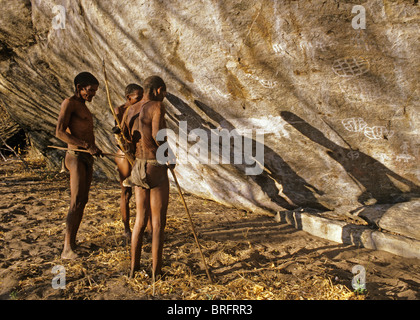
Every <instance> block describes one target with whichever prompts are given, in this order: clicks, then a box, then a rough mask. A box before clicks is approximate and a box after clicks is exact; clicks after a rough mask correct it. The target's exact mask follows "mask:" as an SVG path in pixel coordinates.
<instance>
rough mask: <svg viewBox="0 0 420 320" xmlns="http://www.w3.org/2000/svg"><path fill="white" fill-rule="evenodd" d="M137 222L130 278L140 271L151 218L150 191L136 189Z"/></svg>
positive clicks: (133, 238)
mask: <svg viewBox="0 0 420 320" xmlns="http://www.w3.org/2000/svg"><path fill="white" fill-rule="evenodd" d="M135 196H136V222H135V224H134V227H133V233H132V235H131V271H130V277H134V273H135V272H136V271H138V270H139V269H140V257H141V250H142V246H143V235H144V230H145V228H146V225H147V221H148V220H149V217H150V190H146V189H143V188H140V187H135Z"/></svg>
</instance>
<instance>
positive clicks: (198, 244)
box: [169, 168, 213, 284]
mask: <svg viewBox="0 0 420 320" xmlns="http://www.w3.org/2000/svg"><path fill="white" fill-rule="evenodd" d="M169 170H170V171H171V173H172V176H173V177H174V181H175V184H176V186H177V189H178V193H179V195H180V197H181V201H182V203H183V204H184V208H185V211H186V212H187V216H188V220H189V221H190V224H191V229H192V233H193V235H194V239H195V243H196V244H197V247H198V250H199V251H200V255H201V259H202V260H203V263H204V268H205V269H206V273H207V277H208V278H209V280H210V283H211V284H212V283H213V280H212V278H211V276H210V272H209V269H208V268H207V263H206V259H205V258H204V255H203V251H202V250H201V246H200V243H199V242H198V238H197V234H196V233H195V229H194V224H193V221H192V219H191V215H190V211H189V210H188V207H187V203H186V202H185V199H184V196H183V195H182V191H181V187H180V186H179V183H178V179H177V178H176V175H175V171H174V169H172V168H169Z"/></svg>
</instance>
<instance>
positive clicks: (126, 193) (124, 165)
mask: <svg viewBox="0 0 420 320" xmlns="http://www.w3.org/2000/svg"><path fill="white" fill-rule="evenodd" d="M118 154H124V153H123V152H122V151H120V150H119V151H118ZM115 162H116V163H117V166H118V174H119V176H120V185H121V199H120V212H121V220H122V222H123V224H124V234H125V236H126V238H127V240H130V238H131V230H130V199H131V196H132V188H127V187H124V186H123V184H122V182H123V181H124V180H125V179H126V178H128V177H129V176H130V173H131V165H130V163H129V162H128V160H127V159H125V158H119V157H116V158H115Z"/></svg>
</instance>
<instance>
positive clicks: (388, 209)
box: [359, 199, 420, 240]
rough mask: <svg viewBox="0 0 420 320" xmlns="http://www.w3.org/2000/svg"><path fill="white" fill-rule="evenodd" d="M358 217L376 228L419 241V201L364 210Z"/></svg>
mask: <svg viewBox="0 0 420 320" xmlns="http://www.w3.org/2000/svg"><path fill="white" fill-rule="evenodd" d="M359 216H361V217H364V218H366V219H367V220H369V221H371V222H373V223H375V224H376V225H377V226H378V227H380V228H382V229H384V230H387V231H391V232H394V233H397V234H402V235H404V236H407V237H410V238H413V239H416V240H420V200H419V199H417V200H412V201H409V202H404V203H397V204H394V205H377V206H372V207H367V208H365V209H364V210H363V211H362V212H361V213H360V214H359Z"/></svg>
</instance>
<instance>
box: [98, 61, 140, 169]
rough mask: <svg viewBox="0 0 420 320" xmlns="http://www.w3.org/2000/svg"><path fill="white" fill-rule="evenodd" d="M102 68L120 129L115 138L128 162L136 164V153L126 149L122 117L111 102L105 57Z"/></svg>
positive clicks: (108, 94) (112, 108) (126, 142)
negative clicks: (119, 117) (120, 117)
mask: <svg viewBox="0 0 420 320" xmlns="http://www.w3.org/2000/svg"><path fill="white" fill-rule="evenodd" d="M102 69H103V72H104V78H105V89H106V96H107V99H108V105H109V107H110V109H111V113H112V115H113V117H114V119H115V123H116V124H117V127H118V128H119V129H120V133H116V134H115V138H116V140H117V144H118V146H119V147H120V149H121V150H122V152H124V155H125V158H126V159H127V160H128V162H129V163H130V164H131V165H133V164H134V160H135V157H134V155H132V154H131V152H130V151H129V150H127V149H126V147H125V146H126V145H127V144H129V143H130V142H129V140H128V139H127V137H125V135H124V132H123V128H122V125H121V121H120V119H118V116H117V114H116V113H115V109H114V107H113V106H112V102H111V94H110V91H109V85H108V77H107V75H106V69H105V58H104V59H103V60H102Z"/></svg>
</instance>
